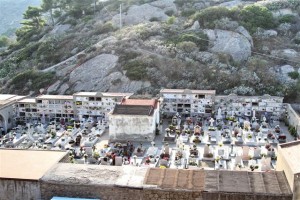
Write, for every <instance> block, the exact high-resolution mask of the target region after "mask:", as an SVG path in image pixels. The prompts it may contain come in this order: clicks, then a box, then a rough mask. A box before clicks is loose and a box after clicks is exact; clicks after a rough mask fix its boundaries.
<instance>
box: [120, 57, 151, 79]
mask: <svg viewBox="0 0 300 200" xmlns="http://www.w3.org/2000/svg"><path fill="white" fill-rule="evenodd" d="M147 67H148V65H147V64H146V63H144V62H143V61H141V60H134V61H129V62H128V63H127V64H125V66H124V70H127V71H126V76H127V77H128V78H129V79H130V80H147V69H146V68H147Z"/></svg>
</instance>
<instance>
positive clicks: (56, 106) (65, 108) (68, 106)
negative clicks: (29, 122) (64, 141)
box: [36, 95, 74, 121]
mask: <svg viewBox="0 0 300 200" xmlns="http://www.w3.org/2000/svg"><path fill="white" fill-rule="evenodd" d="M36 105H37V111H38V113H39V114H40V118H41V119H42V120H56V121H59V120H62V119H63V120H65V121H67V120H68V119H71V118H74V104H73V96H68V95H41V96H38V97H36Z"/></svg>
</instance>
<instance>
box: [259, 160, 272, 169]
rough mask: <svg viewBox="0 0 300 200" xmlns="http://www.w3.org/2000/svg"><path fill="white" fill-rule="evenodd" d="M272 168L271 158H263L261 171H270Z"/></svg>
mask: <svg viewBox="0 0 300 200" xmlns="http://www.w3.org/2000/svg"><path fill="white" fill-rule="evenodd" d="M269 170H271V158H265V157H263V158H262V159H261V171H269Z"/></svg>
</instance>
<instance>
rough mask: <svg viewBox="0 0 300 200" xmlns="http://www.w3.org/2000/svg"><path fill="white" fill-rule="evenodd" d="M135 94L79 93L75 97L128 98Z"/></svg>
mask: <svg viewBox="0 0 300 200" xmlns="http://www.w3.org/2000/svg"><path fill="white" fill-rule="evenodd" d="M133 94H134V93H117V92H116V93H113V92H109V93H108V92H77V93H75V94H74V96H81V97H128V96H131V95H133Z"/></svg>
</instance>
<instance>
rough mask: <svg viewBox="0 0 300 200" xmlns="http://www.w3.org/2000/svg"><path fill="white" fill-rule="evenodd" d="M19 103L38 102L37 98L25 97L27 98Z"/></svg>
mask: <svg viewBox="0 0 300 200" xmlns="http://www.w3.org/2000/svg"><path fill="white" fill-rule="evenodd" d="M18 103H36V101H35V98H25V99H22V100H20V101H18Z"/></svg>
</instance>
